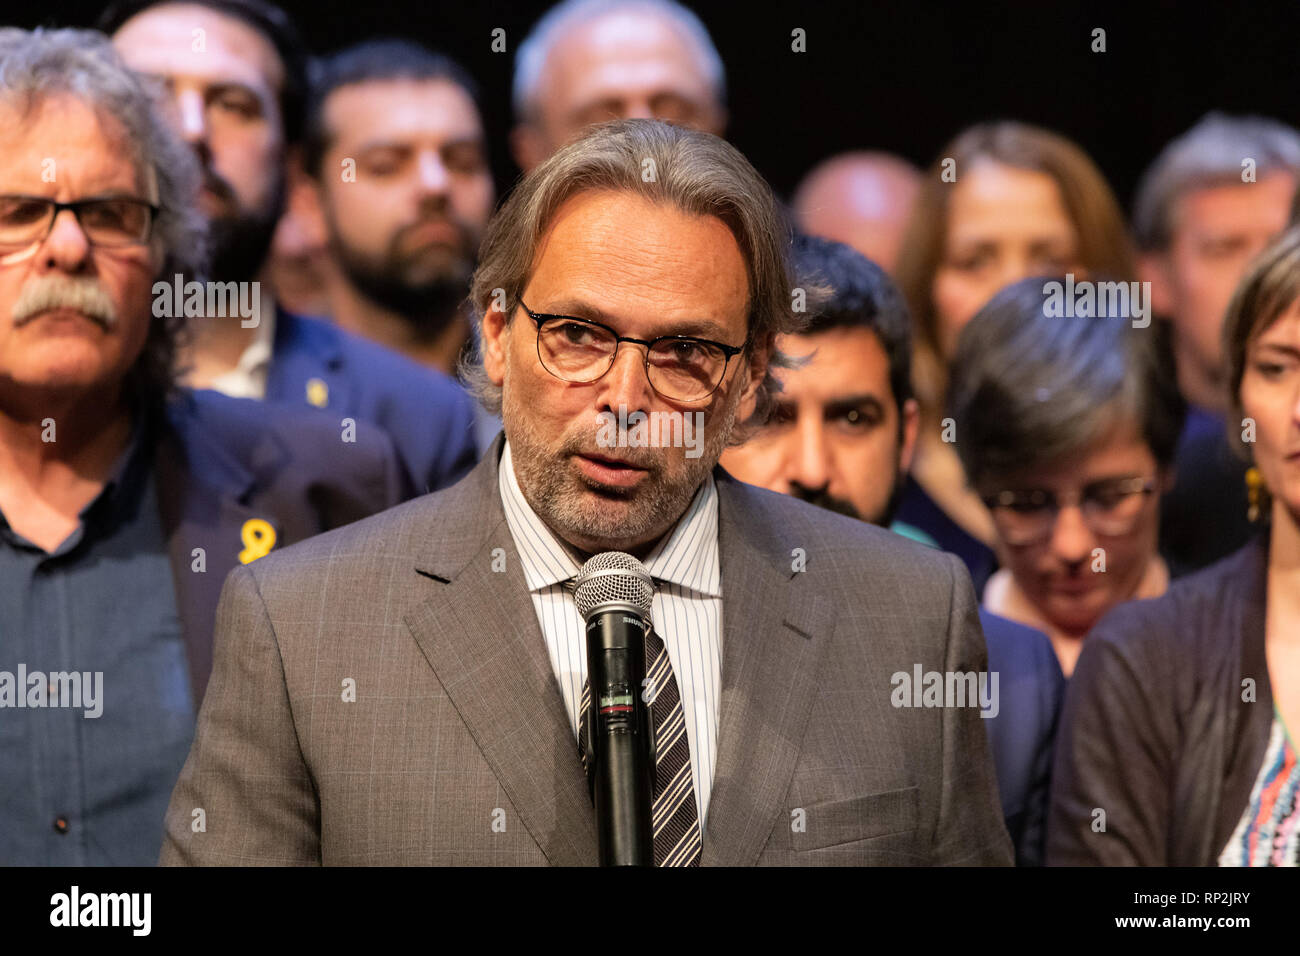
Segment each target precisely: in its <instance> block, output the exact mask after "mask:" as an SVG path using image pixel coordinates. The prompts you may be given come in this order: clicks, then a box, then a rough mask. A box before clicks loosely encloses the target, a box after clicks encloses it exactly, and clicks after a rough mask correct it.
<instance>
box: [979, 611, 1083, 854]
mask: <svg viewBox="0 0 1300 956" xmlns="http://www.w3.org/2000/svg"><path fill="white" fill-rule="evenodd" d="M980 623H981V624H982V625H983V626H984V642H985V644H986V645H987V646H988V651H989V671H990V672H992V671H997V672H998V700H999V711H998V715H997V716H996V717H990V718H988V719H987V720H986V721H985V730H986V731H987V732H988V735H989V747H990V749H991V750H992V751H993V764H994V767H995V768H996V769H997V775H998V792H999V794H1000V795H1001V799H1002V815H1003V817H1004V818H1005V819H1006V824H1007V830H1008V832H1010V834H1011V842H1012V843H1013V844H1015V848H1016V865H1017V866H1042V865H1043V857H1044V851H1045V846H1046V839H1047V802H1048V795H1049V789H1050V783H1051V771H1052V750H1053V747H1054V745H1055V742H1056V720H1057V716H1058V715H1059V714H1060V711H1061V701H1062V699H1063V697H1064V695H1065V676H1064V675H1063V674H1062V673H1061V665H1060V663H1059V662H1058V661H1057V659H1056V652H1055V651H1054V650H1052V642H1051V641H1050V640H1048V638H1047V635H1046V634H1044V633H1043V632H1042V631H1038V630H1035V629H1034V628H1032V627H1025V626H1024V625H1023V624H1017V623H1015V622H1014V621H1008V620H1007V619H1006V618H1004V617H998V616H997V615H996V614H990V613H989V612H988V611H980Z"/></svg>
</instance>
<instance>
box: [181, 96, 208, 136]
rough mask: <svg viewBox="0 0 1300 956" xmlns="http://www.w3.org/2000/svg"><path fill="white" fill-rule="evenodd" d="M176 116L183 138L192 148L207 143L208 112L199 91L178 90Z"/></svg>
mask: <svg viewBox="0 0 1300 956" xmlns="http://www.w3.org/2000/svg"><path fill="white" fill-rule="evenodd" d="M175 98H176V115H177V121H178V122H179V123H180V134H181V138H182V139H184V140H185V142H187V143H189V144H190V145H191V146H195V145H197V144H199V143H207V140H208V115H207V114H208V111H207V106H206V105H205V104H204V102H203V94H202V93H201V92H200V91H199V90H189V89H183V90H177V91H176V94H175Z"/></svg>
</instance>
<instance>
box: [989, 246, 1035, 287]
mask: <svg viewBox="0 0 1300 956" xmlns="http://www.w3.org/2000/svg"><path fill="white" fill-rule="evenodd" d="M1029 271H1030V270H1029V258H1028V257H1027V256H1024V255H1021V254H1019V253H1016V252H1010V253H1007V255H1005V256H1004V257H1003V259H1002V263H1001V268H1000V269H999V270H998V278H997V283H998V288H997V289H996V290H995V291H1001V290H1002V289H1005V288H1006V287H1007V286H1009V285H1011V284H1012V283H1013V282H1019V281H1020V280H1021V279H1023V278H1025V277H1026V276H1028V275H1029Z"/></svg>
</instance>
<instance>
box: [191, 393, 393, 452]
mask: <svg viewBox="0 0 1300 956" xmlns="http://www.w3.org/2000/svg"><path fill="white" fill-rule="evenodd" d="M168 421H169V424H170V425H171V427H172V428H173V429H175V430H176V431H178V432H179V433H181V435H182V437H183V439H184V440H185V443H186V445H187V446H188V447H189V449H190V450H191V451H192V450H194V449H195V448H197V447H200V446H203V445H207V446H211V445H216V446H218V447H220V448H221V449H222V450H223V451H225V452H226V453H228V454H230V455H232V456H233V457H234V458H235V459H236V460H238V461H239V463H240V464H242V465H243V466H245V467H246V468H249V469H251V470H253V471H255V472H256V471H259V470H261V469H263V468H264V467H273V466H279V465H283V464H284V463H285V462H286V461H289V460H291V461H292V463H293V466H294V467H295V468H298V469H300V470H302V469H307V468H309V467H311V466H312V465H313V464H315V463H319V464H320V465H321V467H322V468H323V469H324V470H325V471H326V472H329V471H334V470H337V469H338V468H339V465H340V457H339V451H340V448H346V449H347V450H348V452H349V454H355V457H356V458H359V459H361V460H362V461H364V462H367V463H373V462H375V461H378V460H382V459H386V458H390V457H392V456H393V455H394V454H395V452H394V451H393V449H392V444H391V443H390V442H389V440H388V438H387V436H386V435H384V433H383V432H382V431H380V430H379V429H378V428H376V427H375V426H373V425H370V424H369V423H366V422H359V423H356V425H355V428H354V429H353V430H352V431H351V432H350V433H349V434H348V435H347V436H346V440H345V435H344V433H343V431H342V429H341V428H340V426H339V424H338V422H337V421H336V420H335V419H334V418H333V417H332V416H330V415H327V414H325V413H323V412H321V411H320V410H318V409H314V408H307V407H299V406H296V405H289V404H286V403H282V402H271V401H258V400H256V399H251V398H232V397H231V396H229V395H223V394H222V393H220V392H217V391H213V390H211V389H182V390H179V391H178V392H177V393H176V394H175V395H174V396H173V397H172V398H171V400H170V401H169V403H168ZM277 449H278V450H279V451H278V452H277Z"/></svg>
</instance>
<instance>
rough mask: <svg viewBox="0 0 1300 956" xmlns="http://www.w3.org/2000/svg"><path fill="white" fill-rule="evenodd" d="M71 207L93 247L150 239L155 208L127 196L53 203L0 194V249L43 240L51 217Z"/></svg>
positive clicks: (28, 197)
mask: <svg viewBox="0 0 1300 956" xmlns="http://www.w3.org/2000/svg"><path fill="white" fill-rule="evenodd" d="M65 209H71V210H72V214H73V215H74V216H76V217H77V224H78V225H79V226H81V231H82V232H84V233H85V234H86V239H87V241H88V242H89V243H90V244H91V245H92V246H101V247H104V248H107V249H118V248H122V247H124V246H138V245H143V244H144V243H146V242H148V241H149V235H150V233H151V232H152V231H153V222H154V219H155V218H156V217H157V215H158V211H159V209H158V207H157V206H155V205H154V204H153V203H150V202H146V201H145V200H143V199H135V198H132V197H128V196H120V197H112V198H105V199H78V200H77V201H75V202H55V201H54V200H53V199H46V198H45V197H43V196H0V248H5V247H8V248H11V249H12V248H25V247H27V246H30V245H33V244H35V243H39V242H44V241H45V240H46V238H47V237H48V236H49V234H50V231H51V230H52V229H53V228H54V220H55V219H57V218H58V215H59V213H61V212H63V210H65Z"/></svg>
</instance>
